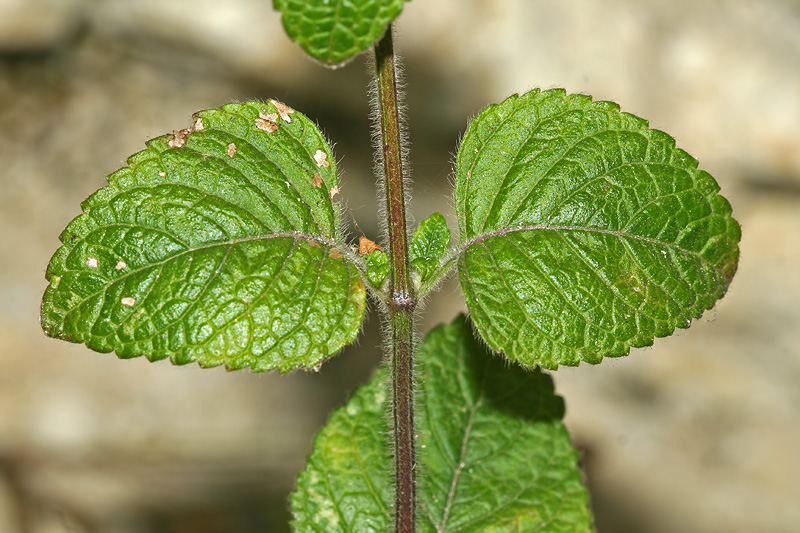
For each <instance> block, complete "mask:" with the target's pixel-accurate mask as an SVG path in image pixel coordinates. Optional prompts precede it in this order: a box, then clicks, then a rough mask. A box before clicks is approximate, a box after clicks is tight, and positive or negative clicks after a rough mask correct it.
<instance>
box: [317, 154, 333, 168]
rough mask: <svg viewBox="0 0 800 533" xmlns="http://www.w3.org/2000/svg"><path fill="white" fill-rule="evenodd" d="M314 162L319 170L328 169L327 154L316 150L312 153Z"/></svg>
mask: <svg viewBox="0 0 800 533" xmlns="http://www.w3.org/2000/svg"><path fill="white" fill-rule="evenodd" d="M314 161H316V162H317V166H318V167H321V168H328V167H329V166H330V163H329V162H328V154H326V153H325V152H323V151H322V150H317V151H316V152H314Z"/></svg>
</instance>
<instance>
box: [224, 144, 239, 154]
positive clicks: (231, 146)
mask: <svg viewBox="0 0 800 533" xmlns="http://www.w3.org/2000/svg"><path fill="white" fill-rule="evenodd" d="M225 153H226V154H228V157H233V156H235V155H236V145H235V144H234V143H230V144H229V145H228V149H227V150H226V151H225Z"/></svg>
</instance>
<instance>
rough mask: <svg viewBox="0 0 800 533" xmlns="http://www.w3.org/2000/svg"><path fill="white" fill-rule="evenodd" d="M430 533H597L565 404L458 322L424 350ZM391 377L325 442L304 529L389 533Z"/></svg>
mask: <svg viewBox="0 0 800 533" xmlns="http://www.w3.org/2000/svg"><path fill="white" fill-rule="evenodd" d="M417 358H418V361H419V365H420V370H421V373H420V377H419V386H420V392H421V394H419V395H418V401H417V421H418V425H417V428H418V431H419V434H420V437H419V440H418V452H417V457H418V460H419V464H418V472H419V473H418V482H419V488H418V498H419V508H418V512H417V516H418V518H417V530H418V531H420V532H434V531H436V532H446V531H462V532H484V531H493V532H517V531H543V532H565V533H566V532H570V533H573V532H583V531H591V515H590V512H589V509H588V504H587V501H588V495H587V492H586V489H585V488H584V487H583V485H582V484H581V473H580V470H579V469H578V467H577V454H576V452H575V450H574V449H573V448H572V447H571V445H570V440H569V435H568V434H567V431H566V429H565V428H564V426H563V424H562V423H561V418H562V416H563V414H564V405H563V402H562V400H561V398H559V397H558V396H556V395H555V394H554V393H553V384H552V380H551V379H550V377H549V376H548V375H547V374H544V373H542V372H540V371H533V372H527V371H525V370H523V369H521V368H519V367H509V366H508V365H507V364H506V363H505V361H504V360H502V359H500V358H496V357H493V356H491V355H490V354H489V353H488V352H487V351H486V349H485V348H483V347H482V345H481V344H480V343H479V342H478V341H477V340H476V339H475V338H474V337H473V336H472V332H471V328H470V325H469V323H468V322H467V321H466V320H465V319H464V317H460V318H458V319H456V320H455V321H454V322H453V323H452V324H450V325H447V326H440V327H438V328H436V329H435V330H434V331H432V332H431V333H430V334H429V335H428V337H427V338H426V340H425V342H424V343H423V344H422V345H420V346H419V348H418V351H417ZM385 379H386V372H385V370H384V369H381V370H380V371H379V372H377V373H376V375H375V376H374V377H373V378H372V380H371V381H370V383H369V384H368V385H367V386H366V387H364V388H362V389H359V390H358V391H356V393H355V394H354V395H353V398H352V399H351V400H350V402H349V403H348V405H347V406H346V407H344V408H342V409H339V410H338V411H336V412H335V413H334V414H333V415H332V416H331V419H330V421H329V422H328V425H327V426H326V427H325V428H324V429H323V430H322V431H321V432H320V434H319V435H318V436H317V439H316V442H315V444H314V452H313V453H312V455H311V457H310V459H309V462H308V464H307V467H306V470H305V471H304V472H302V473H301V474H300V477H299V478H298V485H297V491H296V492H295V493H294V494H293V495H292V511H293V513H294V518H295V522H294V527H295V529H296V530H297V531H301V532H306V531H315V532H317V531H318V532H323V531H325V532H333V531H342V532H362V531H389V530H390V529H391V523H392V516H391V509H392V501H393V495H392V490H391V486H390V484H391V482H392V480H391V476H390V474H389V472H388V470H387V467H386V465H387V464H391V463H390V461H391V453H390V451H389V447H388V442H387V437H386V434H385V427H386V426H385V425H386V416H385V410H386V408H387V406H386V405H385V403H386V394H385V392H384V391H385V383H384V381H385Z"/></svg>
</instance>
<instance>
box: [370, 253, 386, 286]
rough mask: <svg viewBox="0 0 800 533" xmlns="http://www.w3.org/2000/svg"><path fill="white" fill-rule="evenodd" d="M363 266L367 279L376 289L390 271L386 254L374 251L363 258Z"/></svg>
mask: <svg viewBox="0 0 800 533" xmlns="http://www.w3.org/2000/svg"><path fill="white" fill-rule="evenodd" d="M364 264H365V265H366V267H367V279H368V280H369V282H370V283H372V285H374V286H375V287H376V288H380V286H381V285H383V282H384V281H385V280H386V278H387V277H388V276H389V272H390V271H391V265H389V256H388V255H386V252H383V251H381V250H374V251H372V252H370V253H368V254H366V255H365V256H364Z"/></svg>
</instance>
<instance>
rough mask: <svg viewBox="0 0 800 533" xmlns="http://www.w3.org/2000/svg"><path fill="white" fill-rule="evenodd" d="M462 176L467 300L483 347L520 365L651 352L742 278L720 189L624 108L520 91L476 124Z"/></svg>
mask: <svg viewBox="0 0 800 533" xmlns="http://www.w3.org/2000/svg"><path fill="white" fill-rule="evenodd" d="M456 174H457V175H456V186H455V202H456V211H457V213H458V216H459V230H460V239H461V249H462V252H463V253H462V255H461V257H460V259H459V272H460V277H461V283H462V286H463V289H464V294H465V296H466V298H467V305H468V307H469V310H470V312H471V315H472V318H473V320H474V322H475V324H476V327H477V329H478V331H479V332H480V334H481V335H482V336H483V338H484V339H485V340H486V342H487V343H488V344H489V346H490V347H491V348H492V349H493V350H498V351H502V352H504V353H505V354H506V355H507V356H508V357H509V358H510V359H511V360H513V361H517V362H519V363H520V364H522V365H524V366H530V367H532V366H536V365H541V366H543V367H546V368H555V367H557V366H558V365H575V364H578V363H579V362H580V361H587V362H591V363H596V362H599V361H600V360H601V359H602V358H603V357H608V356H612V357H613V356H619V355H625V354H626V353H628V351H629V349H630V348H631V347H633V346H637V347H638V346H646V345H650V344H652V342H653V339H654V337H663V336H667V335H669V334H671V333H672V332H673V331H674V329H675V328H676V327H680V328H684V327H688V326H689V324H690V323H691V320H692V319H693V318H697V317H699V316H700V315H702V313H703V311H704V310H706V309H709V308H711V307H712V306H713V305H714V302H715V301H716V300H717V299H718V298H720V297H722V296H723V295H724V294H725V292H726V290H727V288H728V284H729V283H730V281H731V278H732V277H733V275H734V273H735V272H736V266H737V261H738V255H739V250H738V242H739V238H740V229H739V225H738V224H737V223H736V221H735V220H734V219H733V218H732V217H731V208H730V204H729V203H728V202H727V200H725V199H724V198H723V197H722V196H720V195H719V194H718V191H719V186H718V185H717V183H716V181H715V180H714V179H713V178H712V177H711V176H710V175H709V174H708V173H706V172H704V171H702V170H698V168H697V161H695V160H694V159H693V158H692V157H690V156H689V155H688V154H687V153H686V152H684V151H683V150H680V149H677V148H676V147H675V142H674V140H673V139H672V138H671V137H670V136H668V135H667V134H665V133H663V132H661V131H658V130H653V129H649V128H648V124H647V122H646V121H644V120H642V119H640V118H637V117H635V116H633V115H629V114H626V113H621V112H620V111H619V108H618V106H617V105H616V104H613V103H610V102H592V100H591V98H590V97H588V96H583V95H567V94H566V93H565V92H564V91H563V90H560V89H557V90H550V91H545V92H539V91H538V90H534V91H532V92H529V93H527V94H525V95H523V96H516V95H515V96H512V97H511V98H509V99H507V100H505V101H504V102H503V103H501V104H499V105H492V106H490V107H489V108H487V109H486V110H484V111H483V112H482V113H481V114H480V115H479V116H478V117H476V118H475V119H474V120H473V121H472V122H471V124H470V126H469V128H468V130H467V133H466V135H465V137H464V140H463V142H462V144H461V147H460V149H459V152H458V158H457V169H456Z"/></svg>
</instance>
